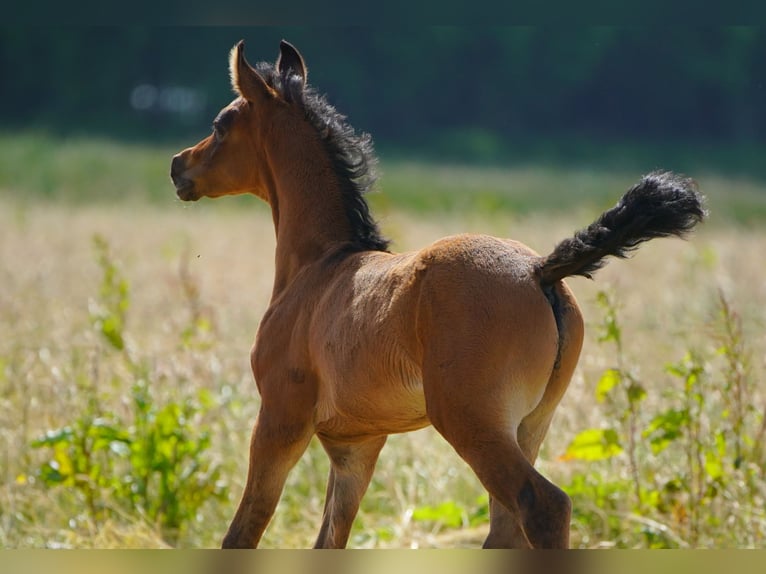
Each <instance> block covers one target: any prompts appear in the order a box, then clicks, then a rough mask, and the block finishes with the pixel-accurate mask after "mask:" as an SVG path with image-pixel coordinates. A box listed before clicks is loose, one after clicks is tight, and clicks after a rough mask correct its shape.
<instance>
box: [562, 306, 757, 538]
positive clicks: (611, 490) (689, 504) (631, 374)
mask: <svg viewBox="0 0 766 574" xmlns="http://www.w3.org/2000/svg"><path fill="white" fill-rule="evenodd" d="M597 300H598V303H599V305H600V306H601V307H602V309H603V310H604V318H603V321H602V323H601V330H602V336H601V337H600V339H599V340H600V341H601V342H604V343H611V344H613V345H614V347H615V360H616V365H615V366H614V367H610V368H609V369H607V370H605V371H604V373H603V374H602V376H601V379H600V380H599V382H598V384H597V385H596V390H595V395H596V401H597V404H600V405H602V408H603V409H604V414H605V419H606V421H607V425H606V426H605V427H604V428H591V429H585V430H583V431H581V432H580V433H579V434H578V435H577V436H576V437H575V438H574V439H573V440H572V442H571V443H570V445H569V447H568V448H567V449H566V452H565V454H564V456H563V457H562V458H563V459H565V460H571V461H583V462H585V463H587V466H582V467H580V468H581V470H579V471H577V472H575V474H574V475H573V477H572V478H571V480H570V482H569V484H568V485H566V490H567V492H568V493H569V494H570V496H572V498H573V500H574V516H573V521H574V522H575V524H576V527H577V528H578V529H579V530H581V531H584V532H585V535H584V538H585V539H586V540H587V539H600V540H613V541H614V543H615V545H617V546H620V547H648V548H668V547H670V548H678V547H692V548H696V547H709V546H712V545H714V544H716V543H717V544H719V545H720V543H721V538H720V531H721V529H727V532H726V535H725V538H726V540H727V543H728V544H730V545H732V546H734V545H737V546H743V545H744V546H758V545H761V544H762V543H763V541H764V538H765V537H766V522H765V521H764V518H766V513H765V512H764V511H763V510H762V509H761V510H757V511H754V510H753V509H752V508H749V511H748V512H747V513H742V512H741V511H740V505H739V501H742V500H752V499H760V497H762V496H763V492H764V488H765V487H766V483H765V482H764V478H765V477H764V474H763V468H764V467H763V463H764V460H763V452H762V450H761V448H760V443H761V439H762V438H763V432H764V431H763V428H764V423H763V414H762V410H759V409H758V408H757V407H756V406H755V403H754V401H753V398H754V397H756V396H757V393H756V390H757V389H756V388H755V383H754V380H753V379H752V377H751V376H750V371H749V369H748V365H749V357H750V352H749V350H748V348H747V345H746V342H745V339H744V336H743V334H742V325H741V321H740V318H739V316H738V315H737V314H736V312H735V311H734V310H733V309H732V307H731V304H730V303H729V301H728V300H727V299H726V298H725V297H724V296H723V294H721V293H719V296H718V300H717V309H718V312H717V313H718V314H717V317H716V318H715V319H714V320H713V321H712V322H711V324H710V329H711V330H712V333H711V337H710V341H711V342H712V343H713V345H712V347H711V348H707V349H703V350H689V351H687V352H686V353H684V355H683V357H682V358H681V359H680V360H678V361H677V362H675V363H672V364H669V365H667V366H666V368H665V372H666V374H667V376H668V377H669V380H668V381H664V382H663V383H662V384H660V385H652V388H655V389H660V388H661V389H664V390H663V391H661V392H659V396H658V397H654V398H655V399H658V400H654V401H651V402H650V401H648V400H646V399H647V398H648V396H649V395H648V392H647V390H646V389H647V387H648V386H647V385H644V384H642V383H641V382H640V381H639V379H638V376H637V375H636V374H635V370H634V369H632V368H631V367H630V366H628V365H626V359H625V357H624V354H623V351H622V327H621V325H620V324H619V320H618V308H617V305H616V304H615V302H614V300H613V297H612V296H610V295H609V294H607V293H606V292H603V291H602V292H599V293H598V296H597ZM721 360H722V361H721ZM658 405H659V406H658ZM621 464H622V465H626V467H627V470H628V472H627V474H626V473H624V472H620V470H619V465H621ZM626 518H627V520H626ZM630 525H633V526H632V527H630ZM626 526H629V527H628V528H626ZM714 533H717V534H714Z"/></svg>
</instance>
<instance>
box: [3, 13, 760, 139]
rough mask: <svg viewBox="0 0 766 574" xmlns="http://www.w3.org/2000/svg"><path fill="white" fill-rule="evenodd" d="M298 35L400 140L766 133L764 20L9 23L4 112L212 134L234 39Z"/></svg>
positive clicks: (355, 114)
mask: <svg viewBox="0 0 766 574" xmlns="http://www.w3.org/2000/svg"><path fill="white" fill-rule="evenodd" d="M282 37H284V38H286V39H288V40H290V41H291V42H293V43H294V44H295V45H296V46H297V47H298V48H299V49H300V50H301V51H302V52H303V54H304V56H305V57H306V60H307V63H308V67H309V82H310V83H311V84H313V85H315V86H316V87H317V89H318V90H319V91H321V92H325V93H328V94H329V96H330V100H331V101H332V102H333V103H334V104H335V105H336V107H337V108H338V109H339V110H341V111H342V112H344V113H345V114H347V115H348V116H349V117H350V119H351V122H352V124H354V125H355V126H357V127H359V128H361V129H364V130H366V131H369V132H371V133H373V135H374V136H375V138H376V140H377V141H378V142H384V143H386V144H389V145H392V146H398V147H402V148H407V147H408V146H417V145H423V144H424V143H426V142H428V141H433V139H434V138H438V137H440V136H442V135H444V136H445V137H446V135H448V134H450V133H452V134H468V133H475V132H476V131H477V130H478V131H479V132H480V133H483V134H488V137H490V138H495V139H497V140H499V141H514V140H520V139H523V138H525V137H529V136H535V137H550V138H556V137H586V138H601V139H606V140H609V139H620V140H635V141H643V142H649V143H651V142H655V141H667V140H678V141H689V140H694V141H702V142H708V141H709V142H717V143H735V144H742V143H756V144H762V143H766V105H764V102H766V89H765V88H764V82H765V81H766V32H764V30H763V29H762V28H758V27H740V28H736V27H735V28H731V27H720V28H695V27H688V28H678V27H676V28H672V27H668V28H648V27H635V28H623V27H591V28H572V29H564V28H545V27H531V28H525V27H498V28H489V27H465V28H464V27H412V28H397V29H385V28H363V27H357V28H352V27H335V28H334V27H311V28H268V27H266V28H217V27H210V28H201V27H197V28H194V27H168V28H161V27H148V28H147V27H143V28H141V27H125V28H117V27H80V28H77V27H39V28H32V27H21V28H17V27H10V26H6V27H2V28H0V98H2V106H0V122H1V124H2V126H3V127H5V128H6V129H9V128H13V129H16V128H23V127H29V126H34V127H46V128H49V129H52V130H57V131H62V132H71V131H90V132H92V131H96V132H102V133H110V134H114V135H116V136H121V135H131V136H135V137H141V138H145V139H152V138H163V137H173V136H178V135H182V134H183V135H185V134H187V133H189V132H195V133H200V132H203V131H205V130H207V129H208V125H209V123H210V120H211V118H212V115H213V114H214V113H215V112H216V111H217V110H218V109H219V108H220V107H221V106H222V105H224V104H226V103H227V102H228V101H229V100H230V99H231V97H232V94H231V91H230V88H229V86H228V72H227V68H226V67H227V55H228V50H229V48H230V47H231V46H232V45H233V44H234V43H235V42H236V41H237V40H239V39H240V38H244V39H245V40H246V43H247V54H248V57H249V59H250V60H251V61H253V62H254V61H257V60H263V59H273V58H274V57H275V56H276V54H277V51H278V41H279V39H280V38H282ZM137 86H144V87H145V88H146V86H149V87H148V88H146V89H145V90H144V91H143V92H141V91H139V92H136V88H137ZM178 88H183V90H180V91H179V90H178ZM174 89H175V91H173V90H174ZM152 90H154V91H152ZM184 90H185V91H184ZM131 97H133V102H132V104H131ZM142 98H143V99H142ZM163 98H164V99H163ZM137 102H138V103H137ZM158 102H159V103H158ZM162 102H164V103H165V105H164V107H163V106H162V105H160V104H162ZM173 102H175V104H174V103H173ZM179 102H180V103H179ZM184 102H186V103H185V104H184ZM174 105H175V106H176V107H175V108H174V107H173V106H174ZM183 105H186V108H184V109H186V113H181V112H180V111H179V109H181V108H183ZM136 106H139V108H140V106H143V108H140V109H139V108H137V107H136ZM179 106H181V107H180V108H179ZM472 130H473V131H472Z"/></svg>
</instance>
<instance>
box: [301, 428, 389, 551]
mask: <svg viewBox="0 0 766 574" xmlns="http://www.w3.org/2000/svg"><path fill="white" fill-rule="evenodd" d="M386 438H387V437H386V436H380V437H374V438H370V439H367V440H364V441H362V442H355V443H347V442H337V441H333V440H330V439H328V438H325V437H321V436H320V440H321V441H322V446H323V447H324V448H325V451H326V452H327V454H328V456H329V457H330V463H331V468H330V477H329V480H328V483H327V496H326V498H325V506H324V515H323V517H322V527H321V528H320V530H319V536H318V537H317V540H316V543H315V544H314V548H345V546H346V544H347V542H348V537H349V534H350V532H351V526H352V525H353V522H354V518H355V517H356V514H357V512H358V510H359V503H360V502H361V500H362V497H363V496H364V493H365V492H366V491H367V487H368V485H369V484H370V480H371V479H372V474H373V471H374V470H375V463H376V462H377V460H378V455H379V454H380V451H381V449H382V448H383V445H384V444H385V443H386Z"/></svg>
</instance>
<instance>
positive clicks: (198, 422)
mask: <svg viewBox="0 0 766 574" xmlns="http://www.w3.org/2000/svg"><path fill="white" fill-rule="evenodd" d="M93 243H94V247H95V250H96V254H97V261H98V263H99V266H100V267H101V270H102V283H101V287H100V291H99V297H98V298H97V299H94V300H92V301H91V303H90V316H91V321H92V323H93V326H94V328H95V329H96V331H97V332H98V333H99V334H100V335H101V336H102V337H103V339H104V340H105V341H106V342H107V343H108V349H107V351H108V350H109V349H111V352H112V353H115V352H117V353H119V357H118V358H119V359H120V360H121V362H122V363H123V366H124V368H123V369H122V370H121V371H120V372H124V373H126V374H125V375H114V379H113V381H112V382H113V384H114V385H116V386H118V387H126V386H128V385H129V386H130V401H129V402H128V409H127V410H128V413H127V416H120V415H118V414H116V413H111V412H107V411H106V409H105V408H104V407H103V405H102V404H101V400H100V396H99V391H98V384H97V383H98V381H97V380H96V379H95V378H89V376H88V375H85V374H83V373H80V380H79V381H78V387H79V388H81V389H82V390H83V392H84V394H85V395H86V401H85V404H84V407H83V409H82V411H81V412H80V413H78V414H77V415H76V416H75V417H74V420H73V421H72V422H70V423H69V424H67V425H65V426H62V427H60V428H57V429H54V430H50V431H48V432H47V433H45V435H44V436H42V437H40V438H39V439H37V440H35V441H33V442H32V444H31V446H32V447H33V448H36V449H46V450H47V451H48V452H49V453H50V454H49V457H48V458H47V459H46V460H45V461H44V462H43V463H42V465H41V466H40V468H39V470H38V472H37V475H38V477H39V479H40V481H41V482H42V484H43V485H45V486H46V487H49V488H52V487H64V488H70V489H74V490H76V491H77V492H79V493H80V495H81V496H82V497H83V499H84V501H85V506H86V509H87V513H88V514H89V516H90V518H91V519H92V520H93V521H95V522H96V523H100V522H103V521H104V520H105V519H107V518H109V517H112V516H114V515H116V514H117V511H128V512H133V513H138V514H139V515H141V516H143V517H144V518H145V519H146V520H147V521H149V522H150V523H152V524H156V525H157V526H158V527H159V528H160V531H161V532H162V535H163V537H164V538H165V540H166V541H168V542H169V543H171V544H174V543H176V542H177V541H178V538H179V534H180V532H181V530H182V529H183V528H184V526H185V525H186V524H188V523H189V522H190V521H193V520H194V519H195V518H196V515H197V512H198V511H199V509H200V508H201V506H202V505H203V504H205V503H206V502H207V501H208V500H211V499H215V500H225V499H226V498H227V488H226V486H225V484H224V483H223V482H222V481H221V480H220V474H221V473H220V466H219V465H217V464H214V463H213V462H211V460H210V457H209V454H208V450H209V448H210V431H209V429H208V428H207V427H206V425H205V424H203V422H202V421H203V419H204V416H205V415H206V414H207V413H208V412H209V411H210V410H211V409H212V408H214V407H215V401H214V400H213V397H212V395H211V393H210V392H209V391H207V390H206V389H204V388H202V389H200V390H198V391H196V392H195V393H192V394H190V395H187V396H185V397H184V398H182V399H181V400H179V401H174V400H167V401H163V402H160V401H159V400H157V398H156V397H155V396H154V394H153V393H152V385H151V383H150V379H151V372H150V369H149V368H148V367H147V365H146V364H145V363H144V362H141V361H139V360H137V359H135V358H134V357H133V356H132V355H131V354H129V353H127V352H126V351H125V333H124V326H125V322H126V313H127V310H128V308H129V302H130V300H129V286H128V282H127V280H126V279H125V278H124V277H123V275H122V273H121V271H120V269H119V268H118V266H117V265H116V263H115V262H114V260H113V259H112V257H111V256H110V254H109V246H108V243H107V242H106V240H105V239H104V238H102V237H100V236H96V237H94V239H93ZM161 382H163V381H161V380H155V381H154V383H155V384H159V383H161ZM112 504H114V505H116V507H117V508H114V507H112V506H111V505H112Z"/></svg>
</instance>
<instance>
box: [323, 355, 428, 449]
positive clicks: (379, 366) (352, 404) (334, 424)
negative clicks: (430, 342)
mask: <svg viewBox="0 0 766 574" xmlns="http://www.w3.org/2000/svg"><path fill="white" fill-rule="evenodd" d="M371 356H374V360H371V361H369V362H367V363H366V364H364V365H362V364H359V363H357V364H354V365H353V367H352V366H351V365H347V367H348V368H346V369H342V368H341V369H332V370H331V372H328V373H326V375H328V376H326V377H323V381H322V384H321V391H320V396H319V401H318V403H317V432H320V433H323V434H327V435H332V436H336V437H340V436H347V437H352V436H363V435H380V434H394V433H401V432H407V431H412V430H417V429H420V428H423V427H425V426H428V424H429V421H428V417H427V415H426V405H425V398H424V396H423V384H422V375H421V371H420V367H419V366H418V365H416V364H415V363H413V362H412V361H410V360H408V359H406V358H404V357H402V356H401V354H400V353H396V352H389V353H387V352H386V351H384V350H382V349H378V352H376V353H372V354H371Z"/></svg>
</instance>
